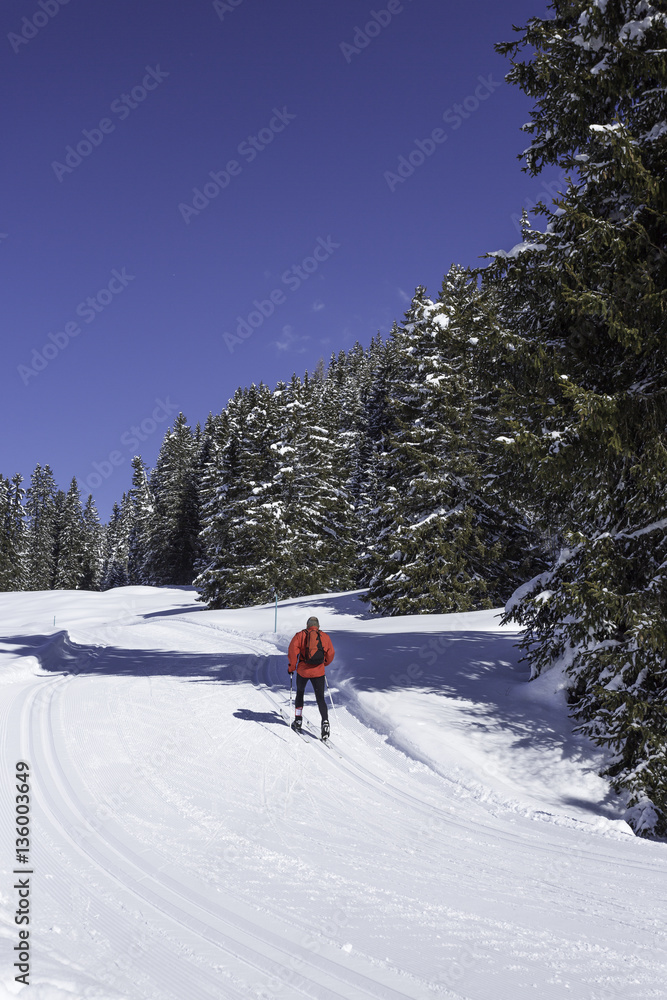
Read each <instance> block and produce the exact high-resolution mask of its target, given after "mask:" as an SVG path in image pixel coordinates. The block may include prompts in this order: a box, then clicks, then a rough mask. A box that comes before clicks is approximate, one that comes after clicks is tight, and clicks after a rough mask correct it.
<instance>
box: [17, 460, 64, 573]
mask: <svg viewBox="0 0 667 1000" xmlns="http://www.w3.org/2000/svg"><path fill="white" fill-rule="evenodd" d="M25 513H26V518H27V529H26V590H50V589H51V588H52V587H53V583H54V574H55V565H56V557H55V547H56V539H57V527H58V526H57V506H56V484H55V480H54V478H53V473H52V472H51V469H50V468H49V466H48V465H45V466H44V468H42V467H41V466H40V465H37V466H36V467H35V470H34V472H33V473H32V476H31V477H30V486H29V487H28V490H27V493H26V503H25Z"/></svg>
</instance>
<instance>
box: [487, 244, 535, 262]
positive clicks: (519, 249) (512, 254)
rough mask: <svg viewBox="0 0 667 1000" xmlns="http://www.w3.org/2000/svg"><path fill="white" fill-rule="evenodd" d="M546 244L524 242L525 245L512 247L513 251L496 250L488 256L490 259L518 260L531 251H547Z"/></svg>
mask: <svg viewBox="0 0 667 1000" xmlns="http://www.w3.org/2000/svg"><path fill="white" fill-rule="evenodd" d="M546 248H547V245H546V243H529V242H527V241H525V240H524V242H523V243H517V244H516V245H515V246H513V247H512V249H511V250H494V251H493V252H492V253H490V254H488V256H489V257H505V258H512V259H514V258H516V257H518V256H519V255H520V254H522V253H526V252H527V251H529V250H546Z"/></svg>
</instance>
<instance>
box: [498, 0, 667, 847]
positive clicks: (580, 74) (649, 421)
mask: <svg viewBox="0 0 667 1000" xmlns="http://www.w3.org/2000/svg"><path fill="white" fill-rule="evenodd" d="M550 10H552V11H553V17H551V18H548V19H538V18H533V19H532V20H531V21H530V22H529V24H528V25H527V27H526V28H525V29H521V32H522V37H521V38H520V40H518V41H515V42H512V43H507V44H504V45H502V46H499V50H500V51H502V52H506V53H508V54H509V55H510V56H511V57H512V70H511V72H510V74H509V76H508V80H510V81H511V82H515V83H518V84H519V86H521V88H522V89H523V90H524V91H525V92H526V93H527V94H528V95H529V96H531V97H532V98H534V99H535V101H536V106H535V111H534V114H533V119H532V121H531V122H530V123H529V124H528V126H526V129H527V131H528V132H530V133H531V135H532V141H531V145H530V147H529V149H528V150H527V151H526V154H525V158H526V169H527V170H528V171H529V172H530V173H532V174H536V173H538V172H539V171H540V170H541V168H542V166H543V165H546V164H558V165H559V166H561V167H563V168H565V169H568V170H570V171H575V170H576V171H578V179H577V178H575V179H573V180H571V183H570V185H569V187H568V190H567V192H566V193H565V195H564V197H563V198H562V199H560V200H559V202H558V204H557V205H556V206H555V207H547V206H544V205H542V206H540V209H539V211H540V213H541V214H542V215H544V216H546V221H547V227H546V231H545V232H543V233H535V232H533V231H531V230H530V229H528V230H527V231H526V232H525V233H524V242H523V244H522V245H520V246H519V247H517V248H515V249H514V251H512V252H511V253H510V254H499V255H497V256H496V261H495V263H494V264H493V265H492V266H491V267H490V268H489V269H488V272H487V274H486V276H485V283H486V287H487V289H490V290H493V293H494V294H495V296H496V298H497V299H498V300H502V303H503V304H502V308H501V312H502V319H503V323H504V326H505V328H506V329H508V330H512V331H513V332H514V341H515V342H514V349H515V355H516V358H515V362H514V365H513V368H512V374H511V376H510V378H509V379H508V383H509V384H508V386H507V397H506V398H508V399H509V402H508V403H507V407H506V408H507V411H508V413H510V412H511V411H512V409H513V410H514V413H515V416H514V419H512V418H511V417H510V418H509V419H508V420H507V433H506V435H505V440H506V442H507V446H508V448H509V449H510V450H511V451H512V453H513V454H514V455H515V466H516V468H517V469H521V470H522V478H523V481H524V483H525V484H529V483H530V484H532V485H526V487H525V492H526V494H532V496H533V497H536V498H538V499H539V495H540V494H541V496H542V498H543V501H542V503H539V504H538V510H539V515H540V519H541V526H542V529H543V530H544V532H545V533H547V532H552V533H553V534H555V535H556V536H557V537H558V538H559V539H560V540H561V543H562V547H561V551H560V554H559V556H558V558H557V560H556V561H555V563H554V564H553V566H552V567H551V569H550V570H549V571H547V572H545V573H543V574H541V575H540V576H539V577H538V578H537V579H536V580H535V581H534V582H533V584H532V586H526V587H524V588H522V589H521V590H520V591H519V592H518V594H517V595H516V597H515V599H514V601H513V602H512V604H511V605H510V607H509V616H510V617H511V618H512V620H514V621H517V622H519V623H521V624H522V625H524V626H526V630H527V631H526V639H525V647H526V648H527V649H528V651H529V652H530V655H531V657H532V662H533V670H534V672H535V673H538V672H539V671H540V670H543V669H545V668H546V667H548V666H550V665H551V664H553V663H555V662H561V663H563V664H564V665H565V667H566V668H567V670H568V672H569V675H570V684H571V691H570V697H571V702H572V705H573V708H574V710H575V712H576V713H577V715H578V717H579V719H580V720H581V727H582V729H583V730H584V731H585V732H587V733H588V734H590V735H591V736H592V737H593V738H595V739H596V740H598V741H599V742H600V743H602V744H604V745H607V746H608V747H610V748H611V750H612V751H613V759H612V763H611V764H610V766H609V767H608V770H607V773H608V774H609V775H610V776H611V778H612V783H613V785H614V787H615V788H616V790H618V791H624V792H625V793H626V794H627V796H628V802H629V806H630V810H629V813H628V818H629V820H630V822H631V823H632V824H633V826H634V828H635V830H636V831H637V832H638V833H640V834H652V833H658V834H662V835H664V834H665V833H667V712H666V710H665V703H666V701H667V667H666V655H667V626H666V625H665V623H666V622H667V581H666V579H665V572H666V567H667V518H666V517H665V496H666V495H667V448H666V444H665V430H666V426H667V373H666V370H665V364H664V358H665V355H666V350H667V321H666V317H667V308H666V307H667V292H666V289H667V254H666V253H665V247H666V246H667V214H666V213H667V198H666V196H665V181H664V179H665V176H666V175H667V133H666V131H665V125H664V119H665V96H666V92H667V61H666V59H665V52H666V51H667V17H666V16H665V13H664V11H662V10H661V9H660V7H659V6H658V5H656V4H651V3H648V2H641V3H640V4H637V3H635V2H632V3H630V2H627V0H617V2H614V3H611V2H610V3H604V4H603V3H598V4H595V5H589V4H587V3H585V2H583V0H577V2H571V0H568V2H564V0H557V2H554V3H552V4H551V6H550ZM524 47H528V49H529V51H530V52H531V55H530V56H529V58H528V59H527V60H526V61H525V62H522V61H521V60H520V59H519V58H518V57H519V53H520V52H521V50H522V49H523V48H524ZM528 376H529V377H528ZM526 383H528V384H526ZM517 401H520V402H519V405H518V406H517V405H516V403H517ZM554 522H555V523H554Z"/></svg>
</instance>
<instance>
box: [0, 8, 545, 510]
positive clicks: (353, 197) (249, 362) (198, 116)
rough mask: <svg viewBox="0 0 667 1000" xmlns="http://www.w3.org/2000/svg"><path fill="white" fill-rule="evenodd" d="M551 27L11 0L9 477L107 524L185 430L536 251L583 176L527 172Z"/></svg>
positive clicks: (4, 16) (444, 18) (336, 11)
mask: <svg viewBox="0 0 667 1000" xmlns="http://www.w3.org/2000/svg"><path fill="white" fill-rule="evenodd" d="M544 10H545V5H544V4H542V3H541V2H539V0H504V2H503V3H498V2H497V0H470V2H468V3H456V4H455V3H450V2H448V0H402V2H398V0H389V2H387V0H378V2H377V3H376V4H373V3H371V2H370V0H369V2H365V0H319V2H314V0H281V2H277V0H217V2H216V3H213V2H211V0H189V2H185V0H180V2H179V0H141V2H137V0H114V2H113V3H101V2H91V3H85V2H84V0H67V2H66V3H63V0H4V3H3V5H2V11H1V13H0V22H1V27H2V37H1V38H0V45H2V46H3V47H4V51H3V55H2V59H1V60H0V74H1V84H2V93H3V112H2V113H3V116H4V128H3V139H4V142H3V146H4V150H5V152H4V156H3V158H2V162H1V163H0V190H1V191H2V205H1V208H0V274H1V275H2V282H3V292H2V308H3V353H4V364H3V366H2V391H1V393H0V400H1V406H2V418H3V434H2V442H1V446H0V471H1V472H2V473H3V474H4V475H5V476H11V475H13V474H14V473H15V472H20V473H21V474H22V475H23V476H24V477H25V478H26V479H27V478H28V477H29V475H30V471H31V470H32V468H33V467H34V465H35V464H36V463H37V462H39V463H41V464H45V463H47V462H48V463H49V464H50V465H51V466H52V468H53V470H54V473H55V476H56V479H57V481H58V483H59V484H60V485H61V486H62V487H65V488H66V486H67V485H68V483H69V481H70V479H71V477H72V476H73V475H76V477H77V479H78V480H79V481H80V483H81V485H82V490H83V492H84V494H86V493H87V492H89V491H91V492H92V493H93V496H94V497H95V499H96V501H97V504H98V507H99V509H100V512H101V514H102V515H103V516H104V517H107V516H108V514H109V511H110V508H111V505H112V503H113V500H114V499H120V496H121V494H122V492H123V491H124V490H126V489H127V488H128V486H129V483H130V478H131V475H130V473H131V469H130V459H131V457H132V454H134V453H135V452H139V453H140V454H141V455H142V457H143V458H144V459H145V460H146V461H147V462H148V463H149V464H152V463H153V462H154V460H155V457H156V454H157V451H158V448H159V445H160V442H161V440H162V436H163V434H164V431H165V430H166V428H167V426H168V425H169V424H170V423H171V422H172V421H173V419H174V416H175V415H176V414H177V412H178V411H179V410H181V411H183V412H184V413H185V415H186V416H187V418H188V420H189V421H190V423H191V424H192V425H194V424H195V423H196V422H197V421H201V422H203V421H204V420H205V419H206V415H207V414H208V412H209V411H214V412H219V411H220V410H221V409H222V408H223V407H224V405H225V403H226V402H227V400H228V398H229V397H230V395H232V393H233V392H234V390H235V389H236V387H237V386H239V385H247V384H249V383H251V382H253V381H254V382H259V381H261V380H263V381H265V382H267V383H268V384H270V385H273V384H275V382H276V381H277V380H278V379H283V378H284V379H288V378H289V377H290V375H291V374H292V372H293V371H296V372H298V373H302V372H303V371H304V370H305V369H312V368H314V367H315V365H316V364H317V362H318V359H319V358H320V357H324V358H325V360H327V359H328V358H329V356H330V355H331V352H332V351H336V352H337V351H339V350H341V349H349V348H350V347H352V345H353V344H354V342H355V341H357V340H358V341H360V342H361V343H362V344H363V345H364V346H366V345H367V344H368V343H369V341H370V339H371V337H372V336H373V335H374V334H375V333H376V332H377V331H381V332H382V333H387V332H388V331H389V329H390V327H391V324H392V321H393V320H394V319H395V318H399V319H400V317H401V316H402V314H403V312H404V310H405V308H406V304H407V302H408V301H409V297H410V296H411V294H412V292H413V291H414V288H415V286H416V285H417V284H425V285H426V286H427V288H428V289H429V291H430V292H431V293H433V294H437V292H438V290H439V287H440V282H441V280H442V276H443V274H444V272H445V271H446V270H447V269H448V268H449V266H450V265H451V264H452V263H453V262H458V263H462V264H476V263H478V262H479V256H480V255H481V254H483V253H484V252H485V251H488V250H495V249H499V248H505V249H507V248H509V247H511V246H512V245H513V244H514V243H516V242H518V240H519V239H520V236H519V233H518V232H517V228H516V217H517V215H518V214H519V213H520V211H521V208H522V207H523V206H527V205H529V204H530V203H532V202H534V201H535V200H537V199H538V198H539V197H541V196H544V195H545V192H544V189H543V183H544V182H546V183H547V184H548V183H549V182H555V181H556V180H557V178H558V174H557V172H556V171H554V170H552V171H551V172H549V171H546V172H545V174H544V178H543V179H542V178H538V179H535V178H530V177H529V176H528V175H527V174H524V173H522V172H521V165H520V163H519V161H518V160H517V158H516V157H517V154H518V153H520V151H521V150H522V149H523V148H524V147H525V146H526V145H527V144H528V138H527V136H525V135H524V134H523V133H521V132H520V131H519V129H520V126H521V124H522V123H523V122H525V121H526V120H527V119H528V118H529V117H530V103H529V101H528V100H527V98H525V97H524V95H522V94H521V92H520V91H518V89H517V88H516V87H511V86H509V85H508V84H505V83H504V82H502V81H503V76H504V73H505V72H506V71H507V69H508V68H509V67H508V64H507V62H506V60H505V59H503V58H501V57H500V56H498V55H497V54H496V53H495V52H494V51H493V43H494V42H496V41H503V40H506V39H508V38H509V37H511V35H512V31H511V27H512V24H513V23H514V24H519V25H521V24H524V23H525V21H526V20H527V18H528V17H530V16H532V15H542V14H543V13H544ZM399 168H400V169H399ZM133 428H134V429H133ZM109 456H113V458H112V460H110V458H109Z"/></svg>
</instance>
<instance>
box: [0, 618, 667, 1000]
mask: <svg viewBox="0 0 667 1000" xmlns="http://www.w3.org/2000/svg"><path fill="white" fill-rule="evenodd" d="M183 613H184V614H187V611H184V612H183ZM70 636H71V637H73V638H72V643H73V646H72V648H73V649H74V650H75V653H74V655H75V656H76V648H77V646H80V647H81V648H83V644H89V645H88V652H87V654H86V656H87V657H88V659H87V660H86V662H87V663H88V666H89V670H87V671H86V672H82V673H80V674H76V673H75V674H71V675H69V676H68V675H64V674H62V673H61V674H55V675H53V674H52V675H49V676H46V677H45V676H44V675H38V676H34V677H33V678H31V680H30V682H27V681H24V682H22V683H17V684H15V685H14V684H12V685H11V688H10V687H5V688H3V689H1V690H2V691H4V692H5V693H7V694H10V692H11V696H10V697H8V698H6V699H5V700H4V701H0V745H2V747H3V759H4V760H6V761H10V762H13V761H15V760H17V759H21V757H22V756H24V758H25V759H28V760H29V761H30V762H31V768H32V782H33V788H34V791H33V805H34V815H35V819H36V823H35V832H34V841H35V847H34V851H33V853H32V866H33V868H34V869H35V872H36V873H38V875H36V876H35V880H36V888H35V902H34V906H35V910H36V914H37V915H36V917H35V919H36V921H37V928H38V930H39V938H40V943H39V946H38V947H39V949H40V952H39V954H40V960H39V961H38V960H37V959H35V962H34V966H33V974H34V975H38V974H39V972H38V969H39V968H40V967H41V970H42V972H41V974H42V976H43V977H44V981H45V982H50V983H54V984H56V983H57V984H60V985H61V986H62V988H63V989H66V990H70V992H71V993H72V995H74V994H75V993H76V995H77V996H78V995H79V992H78V991H80V990H83V989H84V987H85V988H88V989H89V990H91V991H93V992H90V993H87V994H86V995H89V996H99V997H104V998H107V997H108V998H109V1000H111V998H113V1000H116V998H119V997H120V998H126V1000H134V998H142V1000H143V998H146V1000H148V998H160V1000H172V998H173V1000H188V998H190V997H192V998H202V1000H203V998H209V997H211V998H213V997H216V998H217V997H221V996H223V997H225V998H226V997H229V998H230V1000H241V998H243V1000H246V998H253V997H257V998H259V997H263V998H265V1000H282V998H283V997H287V996H303V997H308V998H313V1000H341V998H345V1000H348V998H349V1000H355V998H359V1000H366V998H379V1000H380V998H381V1000H402V998H409V1000H422V998H426V997H434V996H436V997H437V996H441V997H448V998H454V1000H490V998H491V997H492V998H493V1000H496V998H497V1000H505V998H507V1000H520V998H523V997H527V996H537V997H539V998H540V1000H541V998H544V1000H552V998H553V1000H556V998H558V1000H560V998H561V997H563V996H573V997H577V998H581V1000H613V998H615V997H619V998H620V997H623V998H624V1000H651V998H656V1000H657V998H660V997H664V992H663V989H662V983H663V982H664V981H665V979H667V967H666V966H665V963H664V959H663V955H664V947H665V933H664V929H663V927H664V924H663V922H662V920H661V915H662V917H664V912H665V907H664V906H663V907H662V909H660V908H659V906H658V905H657V901H656V899H655V895H656V894H655V887H656V885H657V884H660V879H662V884H663V885H664V876H665V870H666V868H667V865H666V863H665V862H666V857H665V854H664V853H662V854H661V853H659V852H660V847H659V845H648V844H645V843H643V842H639V841H634V840H631V839H629V838H625V839H624V840H622V841H618V840H614V839H613V838H605V837H603V836H601V835H599V834H596V833H591V832H589V831H588V830H586V829H585V828H584V826H583V824H579V825H577V824H576V823H574V824H572V825H570V826H559V825H557V824H555V823H552V822H549V820H550V819H552V817H550V816H549V815H548V814H547V815H545V817H544V818H545V820H547V821H546V822H539V821H537V820H536V819H532V820H531V819H530V818H529V817H527V816H526V815H522V814H521V812H520V811H512V808H511V806H510V805H508V806H507V808H506V809H505V810H504V811H503V809H498V808H497V804H496V806H494V808H491V807H490V804H489V803H488V802H485V801H484V800H483V797H475V792H474V787H473V786H470V785H466V783H465V782H457V781H456V780H455V779H454V778H452V777H451V776H448V775H442V774H440V773H437V772H436V771H434V770H433V769H432V768H429V767H428V766H427V765H426V764H424V762H423V761H422V760H420V759H415V758H412V757H411V756H410V755H409V753H408V752H405V750H404V749H402V748H399V747H397V746H395V745H392V744H391V743H390V742H389V740H388V739H387V737H386V735H383V734H381V733H380V732H378V731H377V730H376V729H375V728H372V727H371V726H369V725H366V724H364V722H363V721H362V719H361V718H360V717H359V711H358V706H355V707H354V714H352V713H351V712H350V711H348V710H347V708H346V702H345V697H344V694H343V693H342V689H339V688H338V687H337V686H336V685H335V683H334V680H335V671H333V672H332V671H330V683H331V686H332V691H333V694H334V695H335V697H336V701H337V704H336V710H337V711H336V713H332V714H331V718H332V745H331V747H325V746H323V745H321V743H320V742H319V741H318V740H317V739H314V740H312V741H309V742H306V740H304V739H300V738H299V737H297V736H296V735H294V734H292V733H291V732H290V729H289V727H288V725H286V724H279V723H278V721H277V720H276V722H274V721H273V718H274V716H276V715H277V717H278V718H280V716H281V714H282V713H284V711H285V709H286V705H287V693H286V691H285V693H284V694H281V693H280V690H281V688H282V685H283V684H284V683H285V677H286V670H285V658H284V655H282V654H280V655H278V653H277V647H276V645H275V643H274V642H273V641H272V640H271V639H269V638H266V637H264V638H263V637H261V636H258V637H253V636H252V635H248V634H247V633H244V632H243V631H240V630H239V631H237V630H236V629H233V628H226V627H224V626H221V625H219V624H216V623H214V622H206V621H204V620H202V621H197V620H195V621H193V620H189V619H187V618H183V617H182V616H181V615H176V616H173V617H166V618H164V619H162V620H153V619H151V620H150V621H141V620H139V621H136V620H134V621H128V620H127V616H125V617H124V618H123V617H120V618H118V619H117V620H116V622H115V623H110V624H107V625H105V626H100V627H96V628H91V629H81V628H79V627H76V628H74V629H72V630H71V632H70ZM221 645H222V652H221V651H220V650H221ZM115 646H118V647H119V648H123V649H125V650H127V649H128V648H129V649H136V652H137V663H138V666H137V669H136V671H135V673H134V674H132V675H129V676H120V677H119V676H116V675H114V674H113V672H109V673H98V674H96V673H95V663H96V662H100V663H102V664H103V663H104V656H105V649H106V648H107V647H109V648H110V647H115ZM93 647H95V648H93ZM142 650H150V651H152V652H154V651H155V650H163V651H164V663H165V667H169V665H170V651H172V650H173V651H174V652H178V654H179V656H182V654H183V653H188V652H189V651H191V652H192V654H193V655H194V654H198V655H199V654H202V653H212V654H215V655H219V656H220V659H221V661H224V659H225V655H226V654H227V653H233V655H234V656H238V655H243V656H245V657H247V658H249V662H250V663H251V664H252V665H253V666H252V670H251V671H250V672H249V671H247V670H246V669H245V668H243V669H242V670H240V671H239V678H238V679H237V680H236V683H230V682H229V681H224V682H218V681H216V680H214V679H211V678H210V677H206V676H198V675H197V673H196V671H195V672H194V673H192V672H189V670H188V667H187V663H186V665H185V666H183V667H181V666H180V664H176V661H174V668H175V669H173V673H171V674H170V673H169V671H167V672H166V673H165V674H159V673H155V671H154V670H153V671H152V672H151V671H149V670H147V671H146V672H145V673H144V672H142V668H141V652H142ZM65 669H67V665H65ZM250 673H251V674H252V676H250ZM351 707H352V706H351ZM232 708H235V709H236V711H237V715H236V716H235V715H234V714H233V712H232V711H231V709H232ZM267 708H270V710H271V712H270V713H267V712H266V709H267ZM239 711H245V712H246V713H248V712H250V713H254V714H255V715H257V716H258V718H257V719H254V718H251V719H250V720H249V719H248V718H247V715H246V716H243V714H241V715H239V714H238V712H239ZM306 715H307V716H308V715H310V716H313V717H314V718H317V713H316V707H315V705H314V700H313V698H312V697H308V696H307V699H306ZM248 721H252V722H254V723H255V724H254V725H252V726H249V725H248ZM10 766H11V765H10ZM1 784H2V791H3V794H4V795H6V796H7V799H6V800H9V798H10V797H12V796H13V781H12V772H9V773H7V771H6V769H3V773H2V780H1ZM471 788H472V790H471ZM2 829H3V832H6V834H7V837H6V838H5V842H6V843H7V842H11V839H12V837H13V834H12V831H11V827H10V825H9V822H8V821H7V820H4V821H3V823H2ZM37 879H38V881H37ZM7 884H8V883H7ZM3 894H4V889H3ZM663 902H664V901H663ZM47 915H48V916H47ZM7 919H8V918H7ZM40 921H42V922H40ZM11 926H12V925H11V924H9V923H8V922H7V923H5V921H4V919H3V924H2V927H1V930H2V935H3V936H5V937H11V936H13V931H12V929H11ZM63 928H65V929H66V930H65V932H63ZM34 933H35V934H36V935H37V930H36V931H35V932H34ZM7 965H9V963H7ZM8 978H9V977H8V976H7V977H6V981H8ZM73 984H74V985H73ZM102 984H104V985H102ZM491 984H492V985H491ZM1 990H2V987H0V998H1V997H2V996H3V994H2V992H1ZM8 995H9V994H8ZM68 995H69V994H68ZM44 996H45V1000H50V998H49V995H48V993H45V994H44Z"/></svg>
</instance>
